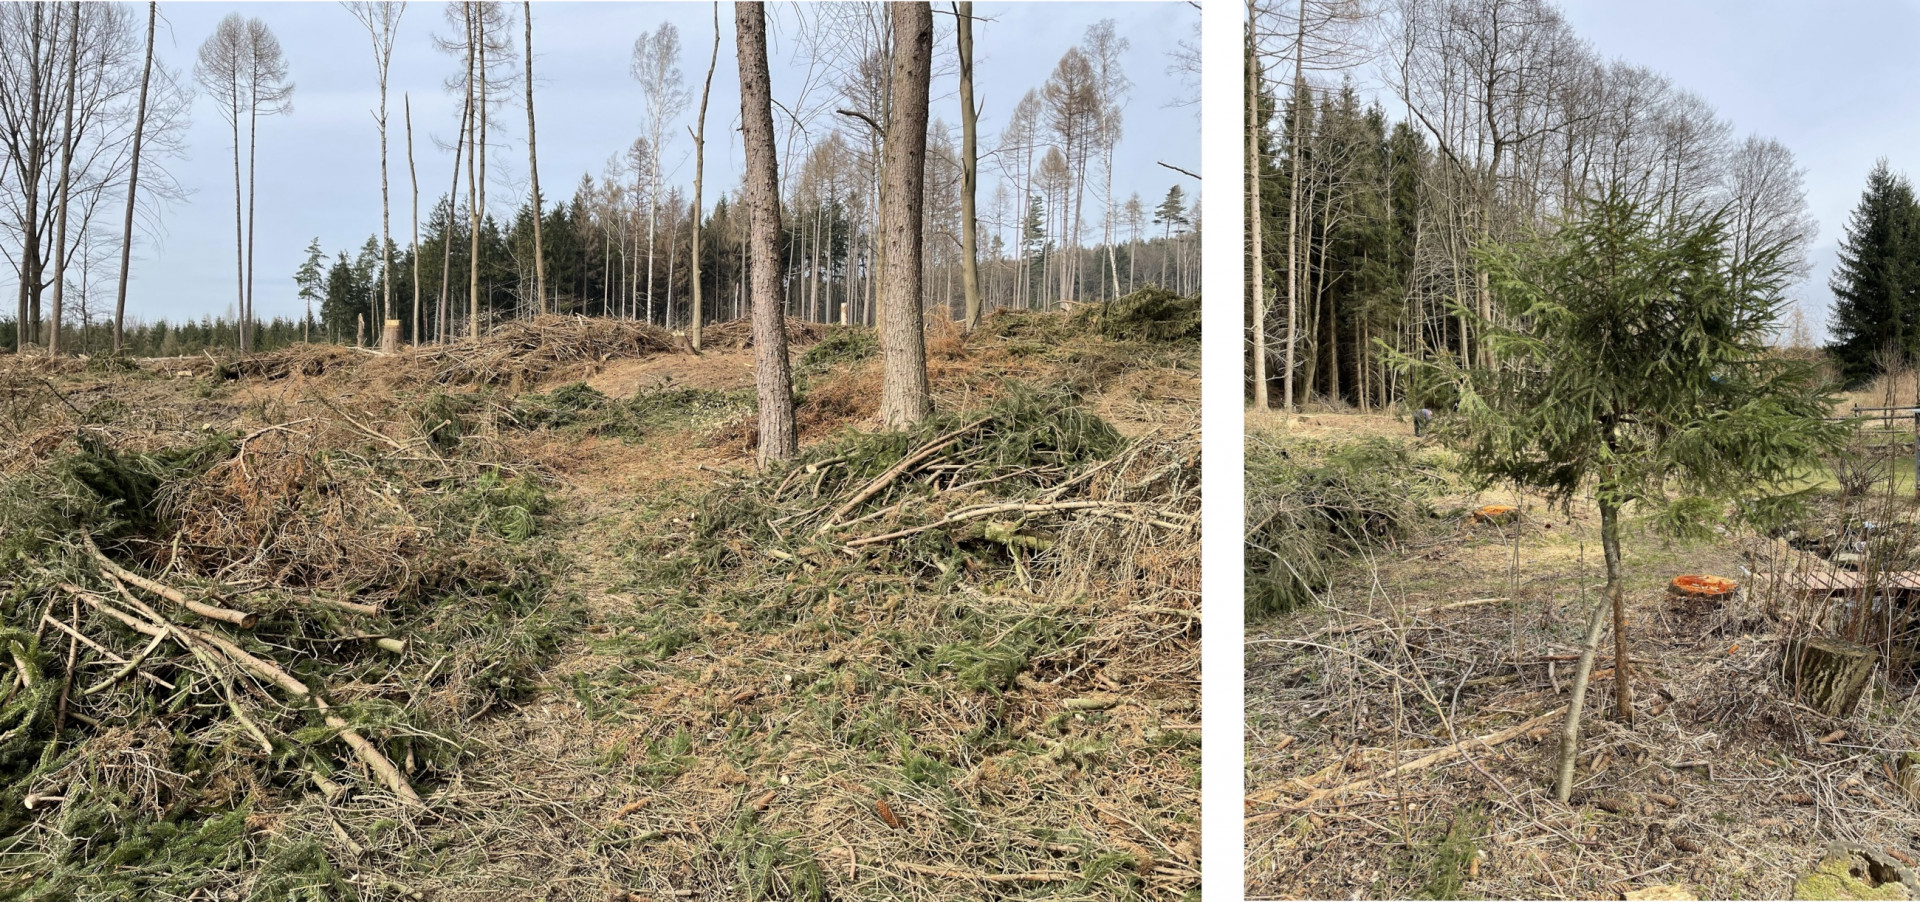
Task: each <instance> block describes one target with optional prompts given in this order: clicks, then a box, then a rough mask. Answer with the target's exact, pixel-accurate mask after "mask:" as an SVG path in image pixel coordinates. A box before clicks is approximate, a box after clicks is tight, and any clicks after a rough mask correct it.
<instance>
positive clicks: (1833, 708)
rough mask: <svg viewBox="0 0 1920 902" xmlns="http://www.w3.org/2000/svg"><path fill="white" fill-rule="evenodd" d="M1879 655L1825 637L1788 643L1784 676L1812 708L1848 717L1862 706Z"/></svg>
mask: <svg viewBox="0 0 1920 902" xmlns="http://www.w3.org/2000/svg"><path fill="white" fill-rule="evenodd" d="M1877 660H1878V656H1877V655H1875V654H1874V653H1873V649H1871V648H1868V647H1866V646H1864V645H1856V644H1854V643H1852V642H1846V641H1843V640H1840V639H1829V638H1825V637H1820V638H1813V639H1794V640H1791V641H1789V642H1788V643H1787V649H1786V655H1785V657H1784V659H1783V660H1782V662H1781V675H1782V676H1784V677H1785V678H1786V681H1787V686H1788V687H1789V688H1792V689H1793V690H1794V691H1795V692H1796V693H1798V695H1799V697H1800V700H1801V701H1802V702H1805V703H1806V704H1807V706H1808V707H1810V708H1812V709H1814V710H1816V711H1819V712H1820V713H1822V714H1825V715H1827V716H1828V717H1846V716H1847V715H1849V714H1852V713H1853V709H1854V706H1856V705H1858V704H1859V703H1860V693H1861V692H1863V691H1864V690H1865V689H1866V688H1867V678H1868V677H1870V676H1872V675H1873V665H1874V664H1875V663H1876V661H1877Z"/></svg>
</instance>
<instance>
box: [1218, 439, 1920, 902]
mask: <svg viewBox="0 0 1920 902" xmlns="http://www.w3.org/2000/svg"><path fill="white" fill-rule="evenodd" d="M1250 419H1252V418H1250ZM1259 419H1260V420H1261V421H1262V422H1259V423H1257V424H1252V425H1254V429H1253V430H1251V431H1250V433H1249V442H1250V443H1253V442H1264V443H1270V444H1279V445H1281V446H1283V447H1284V446H1286V445H1287V444H1288V443H1289V442H1297V441H1300V440H1301V439H1302V438H1307V437H1310V438H1314V439H1317V440H1320V441H1328V440H1339V436H1342V435H1347V436H1359V435H1389V436H1392V435H1397V436H1400V437H1402V438H1403V439H1404V440H1409V441H1410V440H1411V429H1410V428H1409V427H1408V426H1407V425H1406V424H1405V423H1404V422H1396V421H1395V420H1393V419H1391V418H1388V417H1384V416H1374V417H1362V416H1357V415H1326V414H1315V415H1310V416H1308V417H1305V418H1302V420H1298V421H1296V423H1295V424H1294V426H1293V427H1291V428H1289V429H1285V430H1283V429H1282V428H1281V427H1280V426H1279V424H1278V422H1277V421H1271V420H1268V419H1267V418H1265V417H1261V418H1259ZM1251 490H1252V491H1257V488H1254V489H1251ZM1481 503H1500V504H1515V505H1517V506H1519V507H1521V509H1522V511H1523V518H1522V520H1521V522H1520V523H1519V524H1518V525H1517V526H1511V527H1500V526H1491V525H1473V524H1471V523H1470V521H1469V518H1467V517H1464V516H1462V513H1463V512H1464V511H1465V510H1467V509H1470V507H1471V506H1473V505H1477V504H1481ZM1895 507H1897V508H1899V509H1900V510H1901V511H1902V512H1907V515H1908V516H1910V509H1911V505H1909V504H1907V503H1905V502H1899V503H1897V504H1896V505H1895ZM1435 508H1436V510H1438V511H1440V512H1441V513H1442V516H1441V517H1440V518H1439V519H1436V520H1434V521H1433V522H1432V523H1431V524H1430V526H1429V527H1428V528H1427V529H1425V530H1423V534H1422V535H1420V536H1419V537H1418V538H1416V539H1414V540H1412V541H1410V542H1408V543H1407V544H1404V545H1401V546H1399V547H1394V548H1390V549H1385V550H1382V551H1380V552H1378V553H1377V554H1375V555H1374V556H1372V557H1371V558H1369V559H1362V560H1356V561H1354V562H1353V563H1352V566H1351V568H1350V569H1349V570H1348V572H1346V573H1344V574H1342V575H1341V576H1340V577H1339V578H1338V580H1337V582H1336V585H1335V586H1334V587H1333V589H1332V590H1331V592H1330V593H1329V594H1328V597H1327V599H1326V603H1325V604H1324V605H1323V606H1320V607H1316V608H1312V609H1307V610H1301V611H1297V612H1295V613H1292V614H1290V615H1286V616H1282V617H1278V618H1274V619H1271V620H1268V621H1265V622H1257V623H1250V624H1249V625H1248V630H1247V642H1248V644H1247V673H1248V681H1247V695H1246V703H1247V735H1246V747H1247V787H1248V795H1247V799H1246V814H1247V875H1246V879H1247V892H1248V894H1249V895H1250V896H1255V897H1280V898H1321V899H1330V898H1409V897H1439V898H1619V897H1620V895H1621V894H1622V893H1623V892H1625V891H1628V890H1632V889H1638V888H1641V887H1645V886H1648V885H1652V884H1682V885H1685V886H1687V887H1689V888H1690V889H1691V891H1693V892H1695V893H1697V894H1699V898H1705V899H1712V898H1723V899H1737V898H1784V897H1786V896H1787V895H1789V894H1790V892H1791V890H1792V887H1793V881H1794V878H1795V876H1796V875H1797V874H1798V873H1800V872H1802V871H1804V870H1805V869H1807V868H1808V867H1810V866H1812V865H1813V864H1814V863H1815V862H1817V861H1818V860H1819V857H1820V854H1821V852H1822V851H1823V850H1824V849H1825V847H1826V845H1827V844H1828V842H1830V841H1832V840H1836V839H1847V840H1852V841H1857V842H1861V843H1864V844H1867V845H1871V846H1878V847H1882V848H1886V849H1889V850H1891V851H1892V852H1893V853H1895V854H1896V856H1908V857H1912V856H1914V855H1916V853H1920V848H1917V844H1920V816H1917V815H1916V813H1915V803H1914V802H1912V801H1908V800H1907V799H1906V798H1905V795H1904V793H1903V792H1902V791H1901V790H1900V789H1899V788H1898V787H1897V786H1896V785H1894V784H1893V783H1892V781H1891V777H1892V772H1891V770H1890V768H1889V760H1890V758H1891V757H1893V756H1896V755H1897V754H1898V753H1899V752H1902V751H1905V750H1909V749H1914V748H1920V718H1916V714H1917V713H1920V710H1917V709H1920V695H1917V694H1916V693H1915V692H1914V687H1913V686H1912V685H1911V684H1908V683H1899V684H1890V683H1888V682H1887V680H1886V679H1885V677H1884V674H1882V675H1877V676H1876V677H1875V682H1874V685H1873V688H1872V690H1871V692H1870V694H1869V697H1868V698H1867V699H1865V700H1863V701H1862V703H1861V705H1860V707H1859V709H1858V710H1857V711H1856V712H1855V713H1854V714H1853V715H1852V716H1851V717H1848V718H1845V719H1833V718H1827V717H1824V716H1821V715H1819V714H1817V713H1814V712H1812V711H1810V710H1809V709H1806V708H1803V707H1799V706H1797V705H1795V704H1793V703H1792V702H1791V701H1790V700H1789V699H1788V698H1786V697H1785V695H1784V691H1783V690H1782V689H1781V687H1780V686H1779V681H1778V680H1777V679H1774V678H1772V674H1773V673H1774V672H1775V670H1776V669H1777V667H1778V656H1779V652H1778V648H1779V646H1780V644H1781V640H1782V637H1783V633H1784V632H1786V631H1787V630H1788V629H1789V627H1788V625H1786V624H1785V623H1783V621H1782V620H1780V619H1778V618H1776V617H1773V616H1769V615H1768V614H1767V613H1765V611H1766V610H1768V609H1769V606H1770V605H1772V606H1777V607H1779V608H1783V609H1786V610H1789V611H1792V610H1793V609H1794V606H1795V605H1796V604H1797V602H1794V601H1792V600H1791V599H1790V598H1789V596H1788V595H1787V594H1786V593H1784V592H1782V591H1780V589H1779V587H1778V586H1777V585H1773V584H1770V583H1768V582H1766V581H1765V580H1760V581H1757V582H1756V581H1753V580H1747V578H1746V577H1745V576H1743V571H1742V569H1741V568H1742V563H1743V561H1744V559H1743V558H1742V557H1741V551H1742V549H1743V548H1748V547H1754V546H1751V545H1747V544H1745V540H1737V539H1734V538H1726V539H1721V540H1716V541H1710V542H1704V543H1699V544H1687V543H1675V542H1668V541H1665V540H1663V539H1661V538H1658V537H1655V536H1652V535H1649V534H1646V533H1644V532H1643V531H1641V530H1630V531H1629V532H1628V534H1627V536H1625V538H1624V544H1625V567H1626V571H1627V574H1628V578H1629V587H1630V591H1629V592H1628V596H1627V597H1628V608H1629V616H1628V620H1629V627H1628V629H1629V633H1630V635H1631V636H1632V643H1631V653H1632V655H1633V657H1634V659H1635V660H1636V661H1644V662H1646V663H1645V664H1643V665H1640V666H1637V667H1636V668H1635V671H1634V677H1633V689H1634V697H1635V711H1636V714H1637V720H1636V722H1635V724H1634V725H1632V726H1629V725H1627V724H1626V723H1624V722H1623V721H1621V720H1619V719H1616V718H1615V717H1613V716H1612V715H1613V714H1614V713H1615V712H1614V711H1613V710H1612V708H1613V691H1612V690H1613V683H1612V681H1611V678H1610V677H1607V678H1603V679H1599V680H1596V681H1595V682H1594V683H1593V684H1592V685H1591V688H1590V691H1589V692H1588V694H1587V715H1586V719H1585V721H1584V724H1583V730H1582V745H1581V755H1580V758H1579V759H1578V767H1577V770H1576V779H1577V788H1576V791H1575V795H1574V799H1573V804H1571V805H1562V804H1559V803H1557V802H1555V801H1554V800H1553V796H1552V771H1553V766H1554V760H1555V755H1556V751H1557V748H1558V735H1559V726H1560V718H1558V717H1548V718H1546V719H1545V720H1543V721H1542V726H1540V727H1537V728H1535V729H1533V730H1531V731H1530V732H1528V733H1526V734H1524V735H1521V736H1519V737H1518V738H1516V739H1514V740H1512V741H1510V742H1505V743H1504V744H1500V745H1498V746H1496V747H1494V748H1491V749H1489V748H1483V747H1478V746H1469V748H1470V751H1469V753H1468V754H1466V755H1465V756H1463V757H1461V758H1455V759H1452V760H1450V761H1447V762H1445V763H1442V764H1439V765H1437V766H1433V767H1428V768H1425V769H1420V770H1416V771H1413V772H1410V773H1407V774H1404V775H1402V776H1400V777H1398V778H1387V779H1384V780H1382V781H1380V782H1378V783H1375V784H1371V785H1367V786H1364V787H1361V788H1358V789H1355V790H1354V791H1350V792H1346V793H1344V794H1341V795H1337V796H1335V797H1332V798H1326V799H1323V800H1320V801H1317V802H1315V803H1314V804H1311V805H1306V806H1302V805H1301V804H1300V803H1301V802H1302V800H1304V799H1305V797H1306V795H1307V793H1308V792H1309V790H1310V788H1325V787H1329V786H1336V785H1341V784H1346V783H1348V782H1350V781H1357V780H1360V779H1364V778H1366V777H1368V776H1369V775H1370V774H1377V773H1378V772H1380V771H1381V770H1383V769H1384V768H1386V767H1390V766H1393V765H1394V764H1395V763H1398V762H1403V761H1410V760H1413V759H1415V758H1418V757H1421V756H1424V755H1426V754H1428V753H1430V752H1431V751H1433V750H1434V749H1435V748H1438V747H1444V746H1448V745H1450V744H1452V743H1453V742H1454V741H1455V739H1456V738H1457V739H1467V738H1469V737H1477V736H1487V735H1490V734H1494V733H1496V732H1497V731H1500V730H1502V729H1505V728H1508V727H1511V726H1513V725H1515V724H1519V723H1522V722H1526V721H1529V720H1531V719H1533V718H1536V717H1539V716H1541V715H1543V714H1548V713H1550V712H1552V711H1554V710H1556V709H1557V708H1558V707H1559V706H1561V705H1563V704H1565V702H1566V699H1567V694H1566V690H1567V688H1568V683H1569V681H1570V679H1571V673H1572V670H1573V667H1574V662H1572V661H1570V660H1567V659H1566V658H1567V657H1568V656H1570V655H1572V654H1574V653H1575V652H1577V650H1578V646H1579V644H1580V642H1581V635H1580V634H1581V633H1582V632H1583V631H1584V621H1585V618H1586V612H1587V611H1589V610H1591V607H1590V605H1591V604H1592V603H1593V602H1594V600H1595V599H1596V598H1597V597H1598V590H1599V588H1600V586H1601V584H1602V583H1603V582H1604V571H1603V569H1602V563H1601V555H1600V546H1599V541H1598V518H1597V515H1596V514H1595V513H1594V512H1593V511H1592V509H1591V508H1590V506H1589V505H1587V504H1586V503H1585V502H1584V501H1583V502H1580V503H1576V504H1575V505H1574V507H1573V509H1572V511H1571V512H1570V513H1569V512H1566V511H1562V510H1559V509H1549V508H1547V507H1545V506H1544V505H1542V504H1541V503H1540V501H1539V499H1537V498H1529V497H1525V496H1516V495H1514V494H1513V493H1511V492H1496V493H1493V494H1491V495H1489V496H1487V497H1484V498H1481V497H1475V496H1473V495H1470V494H1467V493H1464V492H1460V493H1456V494H1453V495H1451V496H1447V497H1442V498H1439V499H1436V501H1435ZM1680 573H1712V574H1720V575H1726V576H1732V577H1736V578H1742V579H1743V580H1747V581H1748V582H1749V583H1750V584H1749V586H1748V588H1747V590H1746V591H1745V592H1743V594H1742V597H1741V598H1740V599H1739V600H1738V601H1736V602H1733V603H1729V604H1726V605H1722V606H1697V605H1686V604H1680V603H1677V602H1676V601H1675V600H1674V599H1672V598H1670V597H1669V596H1668V595H1666V594H1665V592H1664V591H1663V589H1664V585H1665V583H1666V581H1667V580H1668V579H1670V578H1671V577H1673V576H1675V575H1678V574H1680ZM1447 605H1456V606H1457V607H1453V608H1451V609H1444V608H1445V606H1447ZM1605 641H1606V642H1607V644H1606V645H1605V646H1604V647H1603V651H1604V652H1605V654H1603V657H1602V660H1601V662H1600V663H1597V664H1596V665H1595V666H1596V670H1600V669H1601V668H1605V667H1607V666H1609V664H1610V662H1611V652H1612V648H1611V639H1610V638H1609V639H1607V640H1605ZM1434 703H1437V704H1438V708H1436V707H1435V704H1434ZM1842 731H1844V732H1842ZM1823 738H1824V739H1825V740H1826V741H1824V742H1823V741H1821V740H1822V739H1823ZM1697 762H1711V764H1710V766H1703V765H1700V764H1697ZM1303 781H1305V782H1303Z"/></svg>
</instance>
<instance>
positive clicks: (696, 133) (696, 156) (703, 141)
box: [689, 0, 720, 352]
mask: <svg viewBox="0 0 1920 902" xmlns="http://www.w3.org/2000/svg"><path fill="white" fill-rule="evenodd" d="M719 62H720V2H719V0H714V4H713V53H712V55H711V56H709V57H708V58H707V80H706V82H705V83H704V84H703V85H702V86H701V88H700V118H699V119H698V120H697V121H696V123H695V125H694V130H693V256H692V257H691V258H690V259H691V261H692V263H693V316H692V320H693V322H692V323H691V324H689V328H690V330H691V331H690V333H689V336H690V338H689V342H690V344H692V346H693V350H694V351H695V352H698V351H699V350H700V330H701V329H702V328H703V327H704V326H705V325H706V319H705V317H706V311H705V310H704V309H703V304H704V300H705V298H704V296H703V295H702V294H701V288H700V216H701V212H702V211H701V206H700V188H701V183H702V180H703V179H704V177H705V175H706V168H707V100H708V98H709V97H711V96H712V95H713V69H714V67H715V66H716V65H718V64H719Z"/></svg>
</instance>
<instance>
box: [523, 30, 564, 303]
mask: <svg viewBox="0 0 1920 902" xmlns="http://www.w3.org/2000/svg"><path fill="white" fill-rule="evenodd" d="M520 14H521V15H522V16H524V17H525V20H524V22H525V25H526V36H527V41H526V53H527V56H526V63H527V174H528V176H529V177H530V178H531V179H532V180H533V200H532V204H533V309H534V312H535V313H542V312H545V311H546V309H547V245H546V242H545V241H544V240H543V238H542V237H541V234H540V220H541V219H542V218H544V217H545V214H544V212H543V207H542V203H541V200H540V151H539V150H538V149H537V148H538V145H536V144H535V143H534V129H533V0H522V2H521V12H520ZM553 312H555V313H559V312H560V303H559V301H558V300H557V299H556V300H555V301H554V307H553Z"/></svg>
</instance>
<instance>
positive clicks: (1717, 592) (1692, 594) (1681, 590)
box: [1667, 573, 1740, 598]
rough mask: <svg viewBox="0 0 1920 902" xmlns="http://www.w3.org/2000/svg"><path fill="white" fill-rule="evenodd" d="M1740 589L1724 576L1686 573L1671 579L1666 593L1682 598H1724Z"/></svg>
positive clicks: (1737, 584) (1738, 585) (1735, 583)
mask: <svg viewBox="0 0 1920 902" xmlns="http://www.w3.org/2000/svg"><path fill="white" fill-rule="evenodd" d="M1739 588H1740V584H1739V583H1737V582H1734V581H1733V580H1730V579H1728V578H1726V577H1724V576H1704V575H1702V574H1698V573H1687V574H1682V575H1680V576H1676V577H1674V578H1673V581H1672V582H1670V583H1668V584H1667V591H1668V592H1669V593H1671V594H1673V595H1678V596H1681V597H1683V598H1726V597H1727V596H1729V595H1732V594H1733V593H1734V591H1735V590H1737V589H1739Z"/></svg>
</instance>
